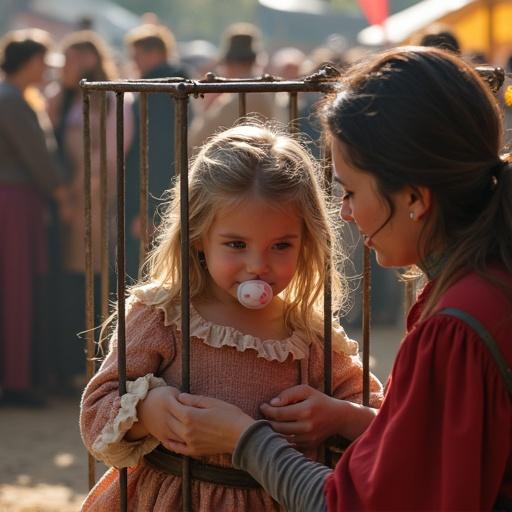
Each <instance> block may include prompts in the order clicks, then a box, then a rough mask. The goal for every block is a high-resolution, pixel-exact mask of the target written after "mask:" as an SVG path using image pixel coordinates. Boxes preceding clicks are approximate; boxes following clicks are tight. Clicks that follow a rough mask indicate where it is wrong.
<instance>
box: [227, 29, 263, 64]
mask: <svg viewBox="0 0 512 512" xmlns="http://www.w3.org/2000/svg"><path fill="white" fill-rule="evenodd" d="M261 50H262V46H261V32H260V31H259V29H258V28H257V27H256V26H255V25H253V24H251V23H235V24H234V25H231V26H229V27H228V29H227V30H226V32H225V34H224V43H223V45H222V51H221V59H220V60H221V61H224V62H225V61H231V62H254V61H255V60H256V57H257V55H258V53H260V52H261Z"/></svg>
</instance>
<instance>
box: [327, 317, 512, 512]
mask: <svg viewBox="0 0 512 512" xmlns="http://www.w3.org/2000/svg"><path fill="white" fill-rule="evenodd" d="M511 418H512V405H511V401H510V397H509V396H508V394H507V391H506V388H505V386H504V383H503V382H502V378H501V376H500V374H499V372H498V370H497V367H496V364H495V362H494V360H493V359H492V357H491V356H490V354H489V353H488V352H487V349H486V348H485V346H483V344H482V342H481V340H480V339H479V338H478V337H477V336H476V334H475V333H473V331H471V330H470V329H469V328H468V327H467V326H466V325H465V324H463V323H462V322H460V321H459V320H457V319H454V318H451V317H432V318H430V319H428V320H427V321H425V322H424V323H423V324H420V325H418V327H417V328H416V329H415V330H413V331H412V332H411V333H410V334H409V335H408V336H407V338H406V339H405V340H404V341H403V343H402V346H401V348H400V351H399V354H398V355H397V359H396V362H395V365H394V369H393V372H392V374H391V380H390V383H389V385H388V390H387V394H386V397H385V400H384V403H383V405H382V408H381V409H380V411H379V414H378V415H377V417H376V418H375V420H374V421H373V422H372V424H371V425H370V426H369V428H368V429H367V430H366V431H365V432H364V433H363V434H362V435H361V436H360V437H359V438H358V439H357V440H356V441H355V442H354V443H352V445H351V446H350V448H349V449H348V450H347V451H346V452H345V454H344V456H343V457H342V458H341V459H340V461H339V463H338V465H337V466H336V470H335V472H334V473H333V474H332V475H331V476H329V478H328V480H327V483H326V487H325V492H326V500H327V503H328V510H330V511H334V510H336V511H341V510H361V511H364V510H371V511H377V510H429V511H431V510H491V508H492V506H493V501H494V499H495V497H496V495H497V494H498V490H499V485H500V482H501V479H502V478H503V474H504V471H505V467H506V463H507V459H508V457H509V454H510V450H511V444H512V438H511V432H512V430H511V429H512V425H511V423H512V420H511ZM491 441H492V442H491Z"/></svg>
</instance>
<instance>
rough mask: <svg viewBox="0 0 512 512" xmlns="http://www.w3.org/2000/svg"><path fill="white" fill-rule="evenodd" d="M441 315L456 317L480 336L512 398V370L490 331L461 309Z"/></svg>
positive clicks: (446, 309)
mask: <svg viewBox="0 0 512 512" xmlns="http://www.w3.org/2000/svg"><path fill="white" fill-rule="evenodd" d="M439 314H442V315H449V316H454V317H456V318H458V319H459V320H462V321H463V322H464V323H466V324H467V325H469V327H471V329H473V330H474V331H475V332H476V333H477V334H478V335H479V336H480V338H481V339H482V341H483V342H484V343H485V345H486V347H487V348H488V350H489V352H490V353H491V355H492V357H493V358H494V360H495V361H496V364H497V365H498V368H499V370H500V373H501V376H502V377H503V380H504V382H505V386H506V387H507V389H508V392H509V394H510V395H511V396H512V368H510V367H509V366H508V364H507V362H506V361H505V358H504V357H503V355H502V354H501V351H500V349H499V347H498V344H497V343H496V341H495V340H494V338H493V337H492V336H491V335H490V334H489V331H488V330H487V329H486V328H485V327H484V326H483V325H482V324H481V323H480V322H479V321H478V320H477V319H476V318H474V317H473V316H471V315H470V314H469V313H466V312H465V311H462V310H460V309H457V308H445V309H442V310H441V311H439Z"/></svg>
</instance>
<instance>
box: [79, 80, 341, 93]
mask: <svg viewBox="0 0 512 512" xmlns="http://www.w3.org/2000/svg"><path fill="white" fill-rule="evenodd" d="M82 87H83V88H84V89H86V90H96V91H101V90H103V91H114V92H166V93H169V94H173V95H179V94H180V93H178V87H181V89H182V94H191V95H200V94H207V93H213V92H215V93H221V92H234V93H252V92H269V93H271V92H329V91H332V90H334V89H335V87H336V84H335V83H334V82H291V81H290V82H271V83H265V82H258V81H254V82H238V81H235V82H222V83H202V82H180V83H163V82H158V83H157V82H151V81H147V82H129V81H123V82H121V81H119V82H84V83H83V84H82Z"/></svg>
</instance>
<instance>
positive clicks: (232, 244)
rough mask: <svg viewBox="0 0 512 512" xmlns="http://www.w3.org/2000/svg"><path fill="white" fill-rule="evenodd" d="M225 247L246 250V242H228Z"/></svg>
mask: <svg viewBox="0 0 512 512" xmlns="http://www.w3.org/2000/svg"><path fill="white" fill-rule="evenodd" d="M225 245H227V246H228V247H231V249H245V242H241V241H240V240H234V241H232V242H227V243H226V244H225Z"/></svg>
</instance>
